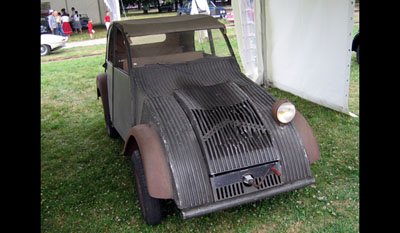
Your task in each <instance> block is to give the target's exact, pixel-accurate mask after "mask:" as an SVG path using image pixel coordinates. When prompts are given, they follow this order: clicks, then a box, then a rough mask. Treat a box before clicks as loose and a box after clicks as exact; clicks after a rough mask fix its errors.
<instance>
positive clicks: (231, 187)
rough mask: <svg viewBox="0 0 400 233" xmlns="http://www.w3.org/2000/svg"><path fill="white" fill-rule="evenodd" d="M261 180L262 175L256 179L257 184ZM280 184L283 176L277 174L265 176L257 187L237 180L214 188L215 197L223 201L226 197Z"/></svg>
mask: <svg viewBox="0 0 400 233" xmlns="http://www.w3.org/2000/svg"><path fill="white" fill-rule="evenodd" d="M261 180H262V177H258V178H256V179H255V182H256V185H258V184H260V182H261ZM280 184H282V181H281V177H280V176H277V175H275V174H270V175H267V176H266V177H265V179H264V180H263V181H262V182H261V185H260V186H258V187H257V188H256V187H253V186H246V185H244V184H243V182H237V183H233V184H228V185H225V186H221V187H218V188H214V197H215V198H216V201H222V200H225V199H229V198H233V197H236V196H240V195H242V194H247V193H252V192H255V191H258V190H263V189H267V188H271V187H274V186H277V185H280Z"/></svg>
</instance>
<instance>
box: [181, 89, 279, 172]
mask: <svg viewBox="0 0 400 233" xmlns="http://www.w3.org/2000/svg"><path fill="white" fill-rule="evenodd" d="M174 93H175V98H177V100H178V102H179V103H180V104H181V106H182V107H183V109H184V110H185V112H186V114H187V115H188V117H189V119H190V120H191V121H192V122H193V123H194V124H193V126H194V127H193V128H194V129H195V131H196V133H197V136H198V137H199V139H200V142H201V145H202V150H203V152H204V154H205V158H206V160H207V163H208V167H209V171H210V174H211V175H215V174H219V173H223V172H228V171H231V170H236V169H241V168H245V167H249V166H254V165H257V164H262V163H267V162H270V161H275V160H279V154H278V153H277V152H276V150H275V149H274V148H273V145H272V141H271V138H270V136H269V132H268V131H267V124H266V123H265V122H264V120H263V119H262V118H261V117H260V115H259V114H258V111H257V109H256V108H255V107H254V105H253V104H252V102H251V101H250V99H249V98H248V96H247V95H246V94H245V93H244V92H243V91H242V90H241V89H240V88H239V87H238V86H237V85H236V84H235V83H233V82H227V83H222V84H217V85H213V86H207V87H200V88H192V89H181V90H176V91H175V92H174Z"/></svg>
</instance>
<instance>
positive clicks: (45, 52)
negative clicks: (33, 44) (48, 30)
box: [40, 44, 50, 56]
mask: <svg viewBox="0 0 400 233" xmlns="http://www.w3.org/2000/svg"><path fill="white" fill-rule="evenodd" d="M49 53H50V46H48V45H45V44H42V45H40V56H46V55H48V54H49Z"/></svg>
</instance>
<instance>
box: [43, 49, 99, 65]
mask: <svg viewBox="0 0 400 233" xmlns="http://www.w3.org/2000/svg"><path fill="white" fill-rule="evenodd" d="M103 54H104V52H101V53H91V54H83V55H76V56H71V57H58V58H51V59H49V60H46V61H41V63H46V62H53V61H63V60H69V59H74V58H81V57H91V56H98V55H103Z"/></svg>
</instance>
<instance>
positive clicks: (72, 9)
mask: <svg viewBox="0 0 400 233" xmlns="http://www.w3.org/2000/svg"><path fill="white" fill-rule="evenodd" d="M74 15H75V8H74V7H71V15H70V16H69V23H70V24H71V29H73V28H74Z"/></svg>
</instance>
